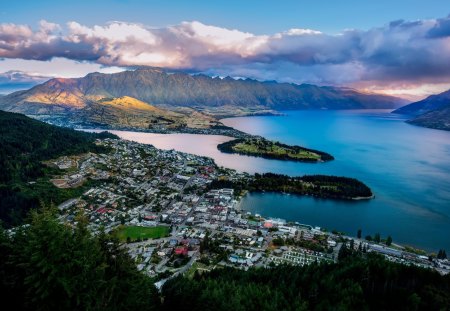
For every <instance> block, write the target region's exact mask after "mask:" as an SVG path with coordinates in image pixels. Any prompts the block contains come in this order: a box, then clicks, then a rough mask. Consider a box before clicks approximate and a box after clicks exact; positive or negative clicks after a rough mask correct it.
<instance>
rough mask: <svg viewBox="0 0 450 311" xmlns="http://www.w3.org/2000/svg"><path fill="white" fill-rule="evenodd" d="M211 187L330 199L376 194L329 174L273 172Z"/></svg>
mask: <svg viewBox="0 0 450 311" xmlns="http://www.w3.org/2000/svg"><path fill="white" fill-rule="evenodd" d="M210 188H211V189H213V188H216V189H219V188H233V189H234V190H235V191H237V192H238V193H239V192H241V191H242V190H248V191H250V192H262V191H272V192H282V193H293V194H299V195H312V196H316V197H320V198H330V199H354V198H370V197H372V195H373V193H372V191H371V190H370V188H369V187H368V186H367V185H365V184H364V183H362V182H361V181H359V180H357V179H355V178H348V177H340V176H328V175H304V176H298V177H290V176H287V175H280V174H273V173H265V174H255V176H254V178H250V179H249V180H248V181H246V182H243V181H239V182H235V181H229V180H215V181H213V182H212V183H211V185H210Z"/></svg>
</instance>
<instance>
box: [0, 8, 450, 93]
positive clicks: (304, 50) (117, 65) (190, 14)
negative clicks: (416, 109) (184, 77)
mask: <svg viewBox="0 0 450 311" xmlns="http://www.w3.org/2000/svg"><path fill="white" fill-rule="evenodd" d="M0 1H1V2H2V3H1V6H0V83H1V81H7V83H8V87H9V88H10V87H11V85H13V84H14V83H15V82H17V84H22V85H23V84H24V83H37V82H39V81H42V80H43V79H46V78H48V77H56V76H58V77H78V76H83V75H85V74H87V73H89V72H92V71H101V72H107V73H110V72H117V71H121V70H126V69H130V68H135V67H136V66H154V67H163V68H168V69H170V70H184V71H188V72H194V73H196V72H199V73H200V72H201V73H206V74H210V75H219V76H227V75H230V76H233V77H250V78H254V79H259V80H278V81H285V82H293V83H314V84H319V85H337V86H350V87H354V88H358V89H362V90H365V91H370V92H382V93H387V94H393V95H399V96H405V97H409V98H418V97H423V96H425V95H428V94H431V93H436V92H439V91H443V90H445V89H448V88H450V15H449V13H450V5H449V2H448V0H446V1H443V0H428V1H424V0H421V1H419V0H408V1H407V0H391V1H385V0H382V1H381V0H378V1H363V0H359V1H356V0H341V1H337V0H336V1H331V0H329V1H325V0H315V1H299V0H297V1H291V0H284V1H283V0H279V1H264V0H260V1H253V0H240V1H235V0H229V1H212V0H209V1H196V0H191V1H154V0H108V1H106V0H90V1H86V0H78V1H50V0H39V1H38V0H22V1H21V0H15V1H6V0H0ZM2 72H8V73H6V74H1V73H2Z"/></svg>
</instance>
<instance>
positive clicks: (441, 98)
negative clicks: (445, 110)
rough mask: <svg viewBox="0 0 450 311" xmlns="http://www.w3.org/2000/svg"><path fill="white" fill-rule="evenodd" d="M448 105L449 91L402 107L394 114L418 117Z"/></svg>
mask: <svg viewBox="0 0 450 311" xmlns="http://www.w3.org/2000/svg"><path fill="white" fill-rule="evenodd" d="M448 105H450V90H448V91H445V92H443V93H440V94H437V95H431V96H428V97H427V98H425V99H423V100H420V101H418V102H415V103H412V104H409V105H406V106H403V107H401V108H399V109H397V110H395V111H394V113H400V114H409V115H413V116H419V115H422V114H424V113H427V112H430V111H433V110H438V109H440V108H442V107H445V106H448Z"/></svg>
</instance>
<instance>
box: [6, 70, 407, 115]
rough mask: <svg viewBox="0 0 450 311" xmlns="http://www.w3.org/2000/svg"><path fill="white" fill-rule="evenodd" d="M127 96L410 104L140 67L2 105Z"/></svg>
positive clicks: (226, 102) (52, 86) (39, 89)
mask: <svg viewBox="0 0 450 311" xmlns="http://www.w3.org/2000/svg"><path fill="white" fill-rule="evenodd" d="M122 96H130V97H133V98H136V99H138V100H141V101H144V102H147V103H152V104H153V105H156V106H161V105H166V106H184V107H186V106H187V107H208V108H216V107H222V106H232V107H259V108H261V109H275V110H282V109H364V108H394V107H399V106H400V105H402V104H404V101H403V100H401V99H398V98H395V97H391V96H384V95H373V94H364V93H360V92H357V91H355V90H352V89H348V88H335V87H318V86H315V85H309V84H302V85H296V84H289V83H277V82H270V81H269V82H259V81H256V80H251V79H246V80H242V79H240V80H235V79H232V78H230V77H227V78H224V79H221V78H217V77H216V78H211V77H209V76H205V75H189V74H186V73H173V74H169V73H167V72H164V71H161V70H156V69H137V70H135V71H124V72H120V73H114V74H101V73H91V74H88V75H87V76H85V77H83V78H78V79H52V80H49V81H47V82H45V83H43V84H41V85H38V86H35V87H33V88H31V89H30V90H27V91H20V92H15V93H12V94H9V95H7V96H5V97H3V98H2V99H1V100H0V108H1V109H3V110H8V111H16V112H22V113H27V114H43V113H49V112H52V113H55V112H64V111H65V110H68V109H69V110H73V109H82V108H84V107H86V105H87V104H88V103H90V102H96V101H98V100H100V99H104V98H117V97H122Z"/></svg>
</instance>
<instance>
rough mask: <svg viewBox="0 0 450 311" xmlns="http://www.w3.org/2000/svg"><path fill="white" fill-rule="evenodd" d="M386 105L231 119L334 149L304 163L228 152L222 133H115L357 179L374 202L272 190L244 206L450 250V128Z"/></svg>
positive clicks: (245, 167)
mask: <svg viewBox="0 0 450 311" xmlns="http://www.w3.org/2000/svg"><path fill="white" fill-rule="evenodd" d="M404 120H405V118H404V117H403V116H399V115H394V114H391V113H389V111H386V110H370V111H367V110H364V111H361V110H358V111H289V112H286V116H281V117H272V116H264V117H242V118H230V119H225V120H223V122H224V123H225V124H226V125H229V126H232V127H234V128H237V129H239V130H242V131H245V132H248V133H252V134H257V135H262V136H264V137H266V138H269V139H273V140H278V141H281V142H284V143H288V144H298V145H302V146H305V147H308V148H313V149H318V150H322V151H325V152H328V153H330V154H332V155H333V156H334V157H335V158H336V159H335V160H334V161H331V162H327V163H317V164H310V163H299V162H287V161H277V160H267V159H261V158H254V157H247V156H240V155H231V154H222V153H220V152H219V151H218V150H217V148H216V146H217V144H218V143H221V142H224V141H227V140H229V139H230V138H228V137H224V136H205V135H188V134H173V135H159V134H148V133H136V132H116V133H117V134H119V136H121V137H123V138H126V139H131V140H135V141H139V142H142V143H151V144H153V145H155V146H156V147H158V148H163V149H172V148H173V149H176V150H180V151H184V152H190V153H194V154H198V155H205V156H210V157H212V158H214V159H215V160H216V163H217V164H218V165H221V166H225V167H229V168H234V169H237V170H239V171H247V172H251V173H254V172H274V173H283V174H288V175H303V174H329V175H340V176H348V177H354V178H358V179H359V180H361V181H363V182H365V183H366V184H367V185H368V186H369V187H371V189H372V190H373V192H374V193H375V195H376V198H375V199H374V200H369V201H358V202H347V201H333V200H323V199H314V198H311V197H302V196H294V195H283V194H273V193H263V194H249V195H247V196H246V197H244V199H243V201H242V205H241V206H242V208H244V209H246V210H248V211H251V212H253V213H260V214H261V215H264V216H272V217H280V218H284V219H286V220H292V221H299V222H301V223H305V224H311V225H316V226H321V227H325V228H327V229H330V230H331V229H336V230H339V231H344V232H346V233H347V234H349V235H355V234H356V231H357V230H358V229H359V228H361V229H362V230H363V235H366V234H372V235H373V234H374V233H377V232H379V233H381V235H382V236H384V237H386V236H387V235H391V236H392V237H393V239H394V242H399V243H404V244H409V245H413V246H416V247H420V248H424V249H427V250H438V249H439V248H446V249H447V251H449V250H450V132H445V131H438V130H432V129H426V128H421V127H416V126H412V125H409V124H407V123H405V122H404Z"/></svg>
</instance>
